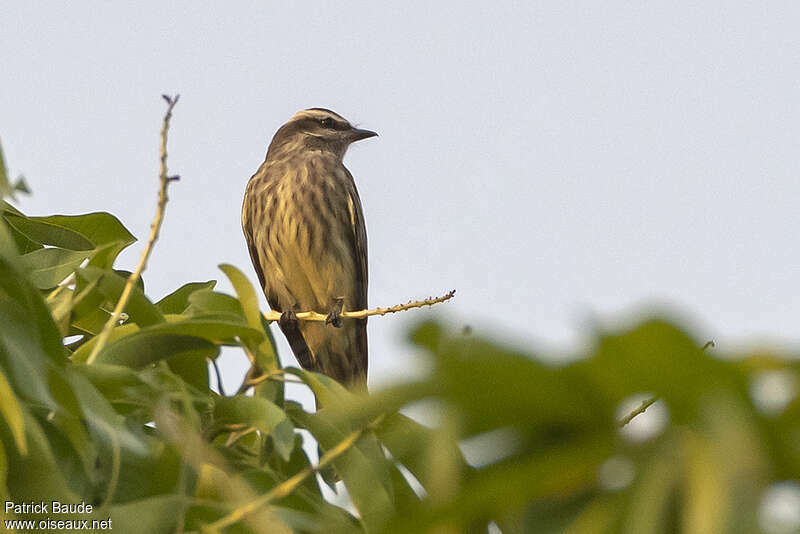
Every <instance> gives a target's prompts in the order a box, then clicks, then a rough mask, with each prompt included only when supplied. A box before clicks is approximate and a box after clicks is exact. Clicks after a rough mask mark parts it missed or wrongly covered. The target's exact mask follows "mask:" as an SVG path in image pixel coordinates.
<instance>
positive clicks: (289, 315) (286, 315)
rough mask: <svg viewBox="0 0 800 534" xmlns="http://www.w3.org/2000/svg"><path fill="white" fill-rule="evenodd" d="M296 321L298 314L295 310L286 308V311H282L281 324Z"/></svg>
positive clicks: (285, 324)
mask: <svg viewBox="0 0 800 534" xmlns="http://www.w3.org/2000/svg"><path fill="white" fill-rule="evenodd" d="M296 323H297V314H296V313H295V312H294V310H286V311H285V312H283V313H281V318H280V319H278V324H280V325H281V326H288V325H290V324H296Z"/></svg>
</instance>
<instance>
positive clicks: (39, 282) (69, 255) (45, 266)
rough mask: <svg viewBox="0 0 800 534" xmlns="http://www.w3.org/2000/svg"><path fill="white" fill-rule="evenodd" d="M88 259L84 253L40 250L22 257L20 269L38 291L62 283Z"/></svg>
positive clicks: (54, 249) (58, 249)
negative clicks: (26, 274)
mask: <svg viewBox="0 0 800 534" xmlns="http://www.w3.org/2000/svg"><path fill="white" fill-rule="evenodd" d="M88 257H89V255H88V254H87V253H86V252H79V251H73V250H65V249H61V248H42V249H38V250H34V251H33V252H29V253H28V254H25V255H24V256H22V268H23V269H24V270H25V272H26V273H28V278H29V279H30V281H31V283H33V285H35V286H36V287H37V288H39V289H50V288H52V287H55V286H57V285H58V284H59V283H60V282H62V281H63V280H64V279H65V278H66V277H67V276H69V275H70V274H71V273H72V272H73V271H75V269H77V268H78V266H80V264H81V262H83V261H84V260H85V259H87V258H88Z"/></svg>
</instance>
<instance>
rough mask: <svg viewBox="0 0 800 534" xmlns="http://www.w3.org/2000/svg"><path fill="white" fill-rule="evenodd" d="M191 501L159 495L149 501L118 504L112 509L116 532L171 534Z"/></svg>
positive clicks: (142, 500) (175, 496)
mask: <svg viewBox="0 0 800 534" xmlns="http://www.w3.org/2000/svg"><path fill="white" fill-rule="evenodd" d="M190 502H191V501H190V500H189V499H187V498H186V497H183V496H181V495H157V496H154V497H149V498H147V499H141V500H136V501H132V502H127V503H125V504H116V505H114V506H113V507H112V508H111V520H112V525H113V528H114V530H116V531H119V532H147V533H148V534H171V533H172V532H175V527H176V525H177V522H178V520H179V518H180V517H181V515H182V514H178V513H176V511H180V510H182V509H185V507H186V506H188V504H189V503H190Z"/></svg>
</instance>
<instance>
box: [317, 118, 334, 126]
mask: <svg viewBox="0 0 800 534" xmlns="http://www.w3.org/2000/svg"><path fill="white" fill-rule="evenodd" d="M319 122H320V124H322V127H323V128H333V119H332V118H330V117H325V118H324V119H322V120H321V121H319Z"/></svg>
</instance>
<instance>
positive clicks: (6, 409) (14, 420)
mask: <svg viewBox="0 0 800 534" xmlns="http://www.w3.org/2000/svg"><path fill="white" fill-rule="evenodd" d="M0 415H2V416H3V418H4V419H5V420H6V424H8V428H9V429H11V434H12V435H13V436H14V441H15V442H16V444H17V449H18V450H19V452H20V454H22V455H23V456H24V455H26V454H28V445H27V442H26V440H25V422H24V420H23V417H22V409H21V408H20V405H19V402H18V401H17V397H16V395H14V392H13V391H12V390H11V385H10V384H9V383H8V380H7V379H6V375H4V374H3V372H2V370H0ZM3 485H5V482H3Z"/></svg>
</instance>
